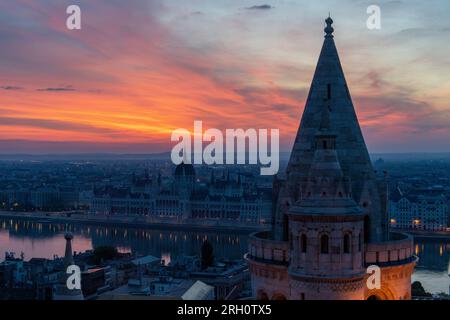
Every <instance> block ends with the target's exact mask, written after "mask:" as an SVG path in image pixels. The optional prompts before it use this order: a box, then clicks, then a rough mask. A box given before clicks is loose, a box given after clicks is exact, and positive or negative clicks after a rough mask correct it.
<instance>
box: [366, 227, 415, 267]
mask: <svg viewBox="0 0 450 320" xmlns="http://www.w3.org/2000/svg"><path fill="white" fill-rule="evenodd" d="M390 235H391V237H390V238H391V240H389V241H386V242H379V243H369V244H367V245H366V256H365V262H366V264H395V263H399V262H401V261H405V260H413V259H415V256H414V241H413V239H412V237H411V236H408V235H406V234H402V233H391V234H390Z"/></svg>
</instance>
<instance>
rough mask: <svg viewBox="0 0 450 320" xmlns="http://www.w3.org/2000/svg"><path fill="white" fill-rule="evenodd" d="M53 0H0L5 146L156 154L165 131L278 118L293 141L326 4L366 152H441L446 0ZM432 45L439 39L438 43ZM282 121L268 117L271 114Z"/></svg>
mask: <svg viewBox="0 0 450 320" xmlns="http://www.w3.org/2000/svg"><path fill="white" fill-rule="evenodd" d="M432 2H433V5H427V4H421V3H420V2H419V1H411V2H409V3H408V4H406V3H404V2H401V1H380V2H379V3H378V5H379V6H380V8H381V14H382V15H381V17H382V20H381V21H382V27H381V30H369V29H367V27H366V20H367V18H368V15H367V13H366V9H367V7H368V6H369V5H370V4H371V3H369V2H367V1H339V2H337V1H324V2H322V3H321V4H320V5H319V4H317V3H314V4H312V3H306V2H300V3H294V2H290V1H267V3H266V2H264V3H260V2H255V1H231V2H230V1H214V3H211V2H209V3H208V2H206V1H182V2H181V1H172V2H170V3H168V2H163V1H157V0H154V1H137V0H135V1H131V2H127V4H126V5H124V3H123V2H120V1H108V2H106V1H97V2H95V3H92V2H88V1H78V2H77V4H78V5H79V6H80V8H81V10H82V17H83V19H82V29H81V30H67V28H66V26H65V20H66V18H67V15H66V14H65V9H66V7H67V6H68V5H70V4H71V3H69V2H60V1H25V0H24V1H15V2H7V3H2V4H0V12H1V13H0V35H1V36H2V38H3V39H4V43H3V45H2V50H1V52H0V87H1V89H0V92H1V94H2V101H1V102H0V117H1V120H0V127H1V129H2V136H1V137H0V147H1V149H2V151H1V153H15V152H18V153H68V152H73V153H84V152H87V153H90V152H108V153H109V152H111V153H158V152H167V151H169V150H170V148H171V142H170V134H171V132H172V130H175V129H177V128H187V129H189V128H192V123H193V121H194V120H202V121H204V123H205V127H207V128H220V129H225V128H244V129H246V128H273V127H274V126H277V127H279V128H280V138H281V146H280V147H281V151H285V152H286V151H290V150H291V146H292V144H293V139H294V136H295V132H296V130H297V125H298V122H299V119H300V117H301V115H302V112H303V108H304V105H305V101H306V97H307V93H308V89H309V86H310V82H311V79H312V74H313V72H314V67H315V64H316V62H317V61H316V57H317V56H318V54H319V51H320V47H321V37H320V35H321V34H322V28H318V27H317V26H321V25H322V24H323V16H324V13H325V14H326V13H328V12H331V15H332V17H333V19H334V20H335V27H336V29H337V32H336V36H338V37H339V43H338V50H339V51H340V52H341V53H342V56H343V58H342V65H343V68H344V71H345V73H346V75H347V82H348V84H349V89H350V92H351V94H352V97H353V101H354V105H355V108H356V111H357V114H358V117H359V120H360V123H361V127H362V130H363V133H364V136H365V138H366V143H367V145H368V147H369V149H370V150H371V152H373V153H378V152H448V151H450V142H449V141H448V139H447V137H448V136H449V134H450V132H449V131H450V106H449V105H448V101H449V98H450V96H449V95H450V93H448V92H450V90H448V89H449V87H450V81H449V80H448V76H447V74H448V71H449V70H448V69H449V65H450V64H449V61H448V56H447V54H446V53H447V52H448V49H450V48H448V46H449V43H448V42H445V41H443V37H445V33H446V32H448V31H449V26H450V23H449V22H448V20H447V19H446V12H447V11H448V10H445V8H448V7H449V4H448V3H446V2H445V1H437V0H436V1H432ZM436 47H438V48H440V49H441V50H435V48H436ZM274 119H276V121H274Z"/></svg>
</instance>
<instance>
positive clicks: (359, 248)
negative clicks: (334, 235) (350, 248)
mask: <svg viewBox="0 0 450 320" xmlns="http://www.w3.org/2000/svg"><path fill="white" fill-rule="evenodd" d="M361 247H362V232H360V233H359V236H358V251H359V252H361Z"/></svg>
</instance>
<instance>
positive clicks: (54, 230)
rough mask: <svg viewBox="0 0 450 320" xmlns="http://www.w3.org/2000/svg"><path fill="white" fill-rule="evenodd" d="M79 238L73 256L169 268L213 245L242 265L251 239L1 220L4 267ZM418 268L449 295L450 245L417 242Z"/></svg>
mask: <svg viewBox="0 0 450 320" xmlns="http://www.w3.org/2000/svg"><path fill="white" fill-rule="evenodd" d="M65 231H70V232H72V233H73V234H74V236H75V238H74V241H73V250H74V251H77V252H80V251H85V250H89V249H92V248H93V247H97V246H100V245H112V246H115V247H117V248H118V249H119V251H121V252H133V253H137V254H151V255H154V256H158V257H163V258H164V259H165V260H166V262H168V261H169V260H170V259H171V258H173V257H175V256H179V255H200V247H201V245H202V243H203V241H204V240H206V239H208V241H210V242H211V243H212V245H213V247H214V255H215V257H216V258H219V259H220V258H229V259H240V258H242V256H243V255H244V253H245V252H246V251H247V235H245V234H242V233H240V234H239V233H227V232H207V231H205V232H186V231H174V230H152V229H136V228H121V227H102V226H95V225H92V226H89V225H79V224H60V223H51V222H46V221H45V220H43V221H32V220H24V219H2V218H0V254H1V256H0V261H2V260H3V259H4V252H15V254H16V256H17V257H19V256H20V255H21V254H22V253H23V255H24V257H25V260H28V259H31V258H33V257H37V258H49V259H51V258H53V257H54V255H58V256H62V255H63V254H64V246H65V241H64V237H63V235H64V232H65ZM415 252H416V254H417V255H418V256H419V259H420V260H419V263H418V265H417V267H416V271H415V273H414V276H413V280H418V281H420V282H422V284H423V286H424V287H425V289H426V290H427V291H430V292H432V293H439V292H446V293H448V291H449V283H450V278H449V276H448V272H449V260H450V239H439V240H433V239H416V241H415Z"/></svg>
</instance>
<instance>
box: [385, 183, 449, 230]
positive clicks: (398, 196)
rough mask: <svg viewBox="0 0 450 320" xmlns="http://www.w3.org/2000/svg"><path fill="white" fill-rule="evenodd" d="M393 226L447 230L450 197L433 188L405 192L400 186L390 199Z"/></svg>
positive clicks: (409, 228) (408, 228)
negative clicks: (449, 199) (449, 198)
mask: <svg viewBox="0 0 450 320" xmlns="http://www.w3.org/2000/svg"><path fill="white" fill-rule="evenodd" d="M389 214H390V222H391V227H392V228H397V229H405V230H422V231H447V229H448V228H449V227H450V226H449V224H448V222H449V209H448V199H447V197H446V196H445V194H444V193H442V192H440V191H439V190H434V189H433V188H430V189H426V190H412V191H410V192H408V193H406V194H405V193H403V192H402V191H401V190H400V189H399V188H397V189H396V190H395V192H393V194H392V196H391V197H390V201H389Z"/></svg>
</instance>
